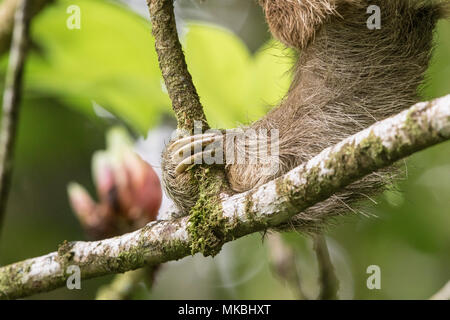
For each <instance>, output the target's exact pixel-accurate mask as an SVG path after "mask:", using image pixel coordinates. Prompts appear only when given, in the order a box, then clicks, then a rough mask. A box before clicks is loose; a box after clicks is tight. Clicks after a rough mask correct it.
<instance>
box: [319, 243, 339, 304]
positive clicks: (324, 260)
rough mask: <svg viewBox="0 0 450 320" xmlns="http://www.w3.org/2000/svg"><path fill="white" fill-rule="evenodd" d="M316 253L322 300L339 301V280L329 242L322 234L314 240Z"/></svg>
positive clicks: (320, 297)
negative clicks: (332, 260) (329, 249)
mask: <svg viewBox="0 0 450 320" xmlns="http://www.w3.org/2000/svg"><path fill="white" fill-rule="evenodd" d="M313 241H314V251H315V252H316V256H317V264H318V266H319V283H320V294H319V299H320V300H337V299H339V297H338V290H339V280H338V278H337V276H336V273H335V270H334V266H333V263H332V262H331V257H330V253H329V251H328V246H327V240H326V239H325V237H324V236H323V235H322V234H316V235H314V238H313Z"/></svg>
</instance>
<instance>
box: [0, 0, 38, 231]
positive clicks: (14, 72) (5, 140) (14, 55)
mask: <svg viewBox="0 0 450 320" xmlns="http://www.w3.org/2000/svg"><path fill="white" fill-rule="evenodd" d="M31 3H32V1H30V0H21V1H20V3H19V5H18V7H17V10H16V14H15V18H14V26H15V27H14V33H13V41H12V46H11V53H10V56H9V65H8V70H7V73H6V81H5V89H4V93H3V113H2V120H1V123H2V127H1V132H0V232H1V229H2V225H3V220H4V216H5V209H6V205H7V201H8V194H9V189H10V184H11V177H12V169H13V159H14V146H15V141H16V131H17V124H18V121H19V107H20V97H21V90H22V76H23V68H24V64H25V59H26V55H27V47H28V41H29V39H28V38H29V34H28V33H29V27H30V17H31V10H30V8H31V6H32V5H31Z"/></svg>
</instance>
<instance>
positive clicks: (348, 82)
mask: <svg viewBox="0 0 450 320" xmlns="http://www.w3.org/2000/svg"><path fill="white" fill-rule="evenodd" d="M260 3H261V5H262V7H263V8H264V10H265V14H266V18H267V22H268V25H269V27H270V30H271V32H272V34H273V35H274V36H275V37H277V38H278V39H279V40H280V41H282V42H283V43H284V44H286V45H288V46H290V47H293V48H297V49H301V52H300V54H299V59H298V62H297V65H296V68H295V71H294V80H293V83H292V85H291V87H290V90H289V92H288V94H287V97H286V98H285V99H284V100H283V101H282V102H281V104H280V106H279V107H277V108H275V109H273V110H272V111H270V112H269V113H268V114H267V115H266V116H265V117H263V118H262V119H261V120H259V121H257V122H255V123H254V124H252V125H251V128H253V129H256V130H258V129H269V130H270V129H272V128H274V129H277V130H279V138H280V145H279V149H280V164H281V170H279V171H278V173H277V174H274V175H263V174H262V172H263V171H264V167H261V166H257V165H254V164H239V165H238V164H232V165H227V166H226V172H227V176H228V180H229V183H230V185H231V187H232V189H233V191H235V192H242V191H246V190H249V189H251V188H253V187H255V186H258V185H261V184H263V183H266V182H268V181H270V180H272V179H274V178H275V177H277V176H280V175H282V174H284V173H286V172H287V171H289V170H290V169H292V168H294V167H296V166H298V165H299V164H301V163H302V162H305V161H307V160H309V159H311V158H312V157H313V156H315V155H316V154H318V153H319V152H320V151H322V150H323V149H325V148H327V147H329V146H330V145H333V144H335V143H337V142H339V141H340V140H342V139H344V138H346V137H348V136H349V135H352V134H354V133H356V132H358V131H361V130H362V129H364V128H367V127H368V126H370V125H371V124H373V123H374V122H376V121H379V120H382V119H384V118H386V117H389V116H391V115H393V114H396V113H398V112H400V111H401V110H403V109H405V108H407V107H409V106H411V105H413V104H414V103H416V102H418V100H419V98H418V87H419V85H420V84H421V83H422V81H423V78H424V73H425V71H426V69H427V66H428V63H429V59H430V55H431V50H432V38H433V30H434V27H435V24H436V22H437V20H438V19H439V18H440V17H441V16H442V14H443V5H442V3H441V4H437V3H436V2H431V0H429V1H422V0H417V1H414V0H370V1H367V0H260ZM446 4H448V2H446ZM369 5H378V6H379V7H380V8H381V23H382V25H381V29H380V30H369V29H368V28H367V25H366V21H367V19H368V17H369V15H368V14H367V13H366V9H367V7H368V6H369ZM246 147H247V148H248V146H246ZM241 152H244V150H241ZM164 159H165V161H164V163H165V164H164V166H165V169H167V171H166V174H165V184H166V189H167V190H168V191H169V194H171V196H172V197H173V198H174V200H175V202H176V203H177V204H178V205H179V206H180V207H181V208H183V209H188V208H189V207H190V206H192V204H193V203H195V195H196V193H195V190H192V189H189V188H188V187H186V185H184V186H182V184H183V181H184V182H185V181H187V179H186V178H183V175H184V176H185V177H186V175H188V174H189V173H182V174H181V175H179V176H177V175H175V174H174V173H173V168H174V167H173V166H174V164H173V163H170V161H168V160H167V155H166V156H165V157H164ZM388 175H389V171H388V170H387V171H382V172H379V173H374V174H371V175H369V176H368V177H366V178H365V179H363V180H361V181H359V182H357V183H354V184H352V185H351V186H349V187H348V188H346V189H345V190H344V191H342V192H341V193H339V194H337V195H335V196H333V197H332V198H330V199H328V200H327V201H324V202H322V203H320V204H318V205H316V206H314V207H312V208H310V209H308V210H306V211H305V212H302V213H299V215H298V216H297V217H294V219H293V220H292V221H291V222H292V224H293V225H295V226H297V227H300V228H301V229H311V226H320V225H321V222H322V221H324V220H326V219H328V218H329V217H332V216H336V215H338V214H341V213H344V212H348V211H351V210H353V209H352V207H354V204H355V203H356V201H357V200H360V199H362V198H367V197H368V196H370V195H372V194H374V193H376V192H379V191H380V190H382V189H383V186H384V185H386V177H387V176H388ZM300 218H301V219H300Z"/></svg>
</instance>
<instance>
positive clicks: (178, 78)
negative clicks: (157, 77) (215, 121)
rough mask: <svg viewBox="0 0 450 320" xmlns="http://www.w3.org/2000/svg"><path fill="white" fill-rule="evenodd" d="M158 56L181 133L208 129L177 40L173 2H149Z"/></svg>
mask: <svg viewBox="0 0 450 320" xmlns="http://www.w3.org/2000/svg"><path fill="white" fill-rule="evenodd" d="M147 4H148V8H149V11H150V19H151V22H152V33H153V36H154V37H155V48H156V53H157V54H158V61H159V67H160V69H161V72H162V75H163V78H164V82H165V84H166V88H167V92H168V93H169V97H170V99H171V101H172V108H173V110H174V111H175V116H176V118H177V122H178V129H181V130H185V131H187V132H188V133H192V132H193V130H194V121H200V122H201V123H202V125H203V129H204V130H207V129H208V128H209V126H208V123H207V121H206V116H205V114H204V112H203V107H202V105H201V103H200V98H199V96H198V94H197V90H196V89H195V86H194V83H193V82H192V77H191V74H190V73H189V71H188V68H187V64H186V60H185V58H184V53H183V49H182V47H181V44H180V41H179V39H178V33H177V27H176V22H175V14H174V7H173V0H147Z"/></svg>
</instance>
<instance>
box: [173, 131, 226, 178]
mask: <svg viewBox="0 0 450 320" xmlns="http://www.w3.org/2000/svg"><path fill="white" fill-rule="evenodd" d="M219 142H220V143H219ZM222 142H223V137H222V136H220V135H217V134H216V133H206V134H198V135H195V136H189V137H185V138H181V139H179V140H176V141H175V142H174V143H172V144H171V145H170V146H169V147H168V149H167V150H168V152H170V153H171V155H172V161H173V163H174V164H175V174H177V175H179V174H181V173H183V172H184V171H186V169H187V168H189V167H190V166H191V165H193V164H200V163H202V160H203V159H204V158H205V157H214V154H215V152H217V151H222V149H223V147H222ZM213 143H218V146H217V147H214V148H211V149H208V150H205V148H206V147H207V146H209V145H211V144H213Z"/></svg>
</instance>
